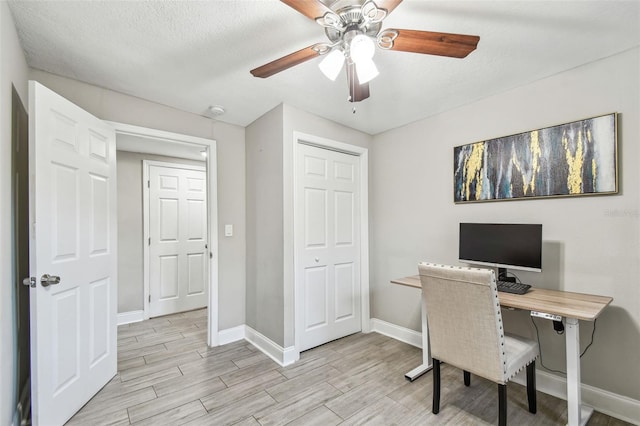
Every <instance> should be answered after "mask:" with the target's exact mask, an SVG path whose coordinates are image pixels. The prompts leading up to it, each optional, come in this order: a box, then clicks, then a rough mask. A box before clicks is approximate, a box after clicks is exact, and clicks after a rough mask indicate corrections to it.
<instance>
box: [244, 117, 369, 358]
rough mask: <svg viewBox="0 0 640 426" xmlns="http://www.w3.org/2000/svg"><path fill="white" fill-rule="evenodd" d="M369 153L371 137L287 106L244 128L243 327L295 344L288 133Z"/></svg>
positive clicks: (290, 140)
mask: <svg viewBox="0 0 640 426" xmlns="http://www.w3.org/2000/svg"><path fill="white" fill-rule="evenodd" d="M295 131H298V132H302V133H306V134H310V135H314V136H318V137H322V138H326V139H331V140H335V141H339V142H344V143H349V144H352V145H358V146H362V147H366V148H368V147H369V144H370V142H371V139H372V137H371V136H370V135H368V134H366V133H362V132H360V131H357V130H354V129H351V128H348V127H345V126H343V125H341V124H337V123H335V122H333V121H330V120H327V119H324V118H321V117H318V116H315V115H313V114H309V113H307V112H305V111H302V110H299V109H297V108H295V107H292V106H290V105H279V106H277V107H276V108H274V109H272V110H271V111H269V112H268V113H266V114H265V115H263V116H262V117H260V118H259V119H257V120H256V121H254V122H253V123H251V124H250V125H249V126H248V127H247V138H246V139H247V325H249V326H250V327H252V328H254V329H255V330H257V331H259V332H260V333H262V334H263V335H264V336H266V337H268V338H269V339H271V340H272V341H274V342H275V343H277V344H278V345H281V346H282V347H283V348H288V347H291V346H293V345H294V343H295V333H294V323H295V318H294V288H293V275H294V265H293V198H292V196H291V195H292V194H293V174H292V170H293V133H294V132H295Z"/></svg>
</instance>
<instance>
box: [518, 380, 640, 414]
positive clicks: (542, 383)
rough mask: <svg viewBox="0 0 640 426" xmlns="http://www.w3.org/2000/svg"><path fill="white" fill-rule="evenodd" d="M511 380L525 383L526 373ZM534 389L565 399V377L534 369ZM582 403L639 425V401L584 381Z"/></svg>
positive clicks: (581, 389)
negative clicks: (586, 383)
mask: <svg viewBox="0 0 640 426" xmlns="http://www.w3.org/2000/svg"><path fill="white" fill-rule="evenodd" d="M513 382H515V383H518V384H520V385H522V386H526V385H527V375H526V373H525V372H524V370H523V371H521V372H520V373H519V374H518V375H517V376H516V377H515V378H514V379H513ZM536 390H537V391H539V392H542V393H546V394H547V395H552V396H555V397H556V398H560V399H564V400H565V401H566V400H567V379H565V378H564V377H561V376H556V375H555V374H551V373H549V372H546V371H543V370H536ZM580 392H581V394H582V403H583V404H585V405H588V406H590V407H593V408H594V409H595V410H596V411H599V412H601V413H603V414H606V415H607V416H611V417H615V418H617V419H620V420H624V421H625V422H629V423H631V424H635V425H640V423H639V422H640V420H638V419H640V401H637V400H635V399H631V398H628V397H626V396H622V395H618V394H615V393H613V392H609V391H606V390H603V389H599V388H596V387H593V386H590V385H585V384H584V383H583V384H582V386H581V387H580Z"/></svg>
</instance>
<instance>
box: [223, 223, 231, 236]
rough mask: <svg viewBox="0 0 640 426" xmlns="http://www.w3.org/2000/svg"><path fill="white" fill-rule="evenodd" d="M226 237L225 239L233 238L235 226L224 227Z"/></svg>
mask: <svg viewBox="0 0 640 426" xmlns="http://www.w3.org/2000/svg"><path fill="white" fill-rule="evenodd" d="M224 236H225V237H233V225H225V226H224Z"/></svg>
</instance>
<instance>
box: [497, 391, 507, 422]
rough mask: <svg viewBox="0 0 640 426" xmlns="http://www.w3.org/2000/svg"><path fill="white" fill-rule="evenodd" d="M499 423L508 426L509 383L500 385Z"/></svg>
mask: <svg viewBox="0 0 640 426" xmlns="http://www.w3.org/2000/svg"><path fill="white" fill-rule="evenodd" d="M498 425H499V426H507V385H506V384H505V385H498Z"/></svg>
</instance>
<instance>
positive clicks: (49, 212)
mask: <svg viewBox="0 0 640 426" xmlns="http://www.w3.org/2000/svg"><path fill="white" fill-rule="evenodd" d="M29 143H30V147H29V152H30V153H31V156H30V159H29V174H30V179H31V181H30V185H31V190H30V215H31V222H32V225H31V234H30V238H31V244H30V267H31V277H33V278H32V287H31V290H30V304H31V306H30V316H31V384H32V388H31V398H32V415H33V416H32V417H33V423H34V424H35V425H43V424H44V425H61V424H64V423H65V422H66V421H67V420H68V419H69V418H70V417H71V416H72V415H73V414H74V413H75V412H76V411H77V410H79V409H80V408H81V407H82V406H83V405H84V404H85V403H86V402H87V401H88V400H89V399H90V398H91V397H92V396H93V395H94V394H95V393H96V392H97V391H98V390H100V388H102V386H104V385H105V384H106V383H107V382H108V381H109V380H110V379H111V378H112V377H113V376H114V375H115V374H116V361H117V352H116V351H117V348H116V340H117V326H116V323H117V319H116V315H117V314H116V309H117V307H116V306H117V300H116V298H117V263H116V262H117V253H116V248H117V241H116V235H117V234H116V226H117V211H116V162H115V161H116V159H115V152H116V150H115V148H116V145H115V131H114V129H113V128H111V127H110V126H109V125H107V124H105V123H103V122H102V121H101V120H99V119H98V118H96V117H94V116H92V115H91V114H89V113H87V112H86V111H84V110H82V109H81V108H79V107H77V106H76V105H74V104H72V103H71V102H69V101H67V100H66V99H64V98H62V97H61V96H59V95H57V94H56V93H54V92H52V91H51V90H49V89H47V88H46V87H44V86H42V85H40V84H38V83H36V82H34V81H31V82H29ZM47 276H50V277H51V278H50V279H49V280H47V279H46V277H47ZM57 277H59V282H56V281H57Z"/></svg>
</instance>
